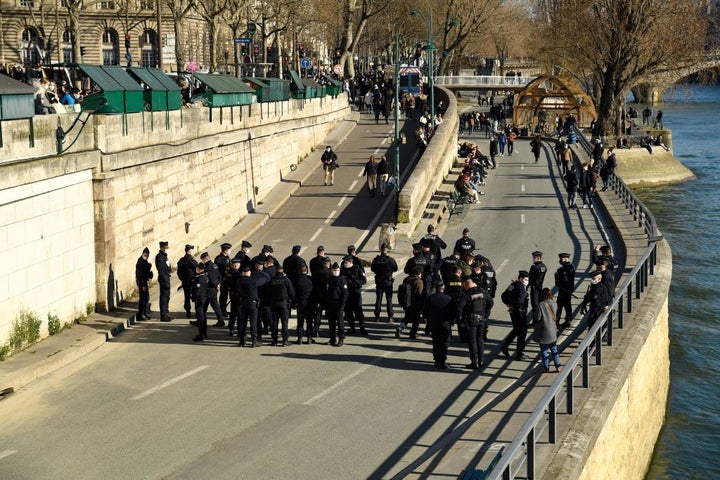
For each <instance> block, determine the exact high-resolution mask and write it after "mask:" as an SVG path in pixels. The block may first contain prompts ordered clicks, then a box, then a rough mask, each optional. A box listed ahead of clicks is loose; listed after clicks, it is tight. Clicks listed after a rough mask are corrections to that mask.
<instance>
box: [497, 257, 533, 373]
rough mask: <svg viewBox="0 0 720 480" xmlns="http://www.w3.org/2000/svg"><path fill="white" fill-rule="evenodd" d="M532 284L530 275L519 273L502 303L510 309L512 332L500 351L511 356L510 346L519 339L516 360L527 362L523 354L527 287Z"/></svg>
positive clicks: (504, 292)
mask: <svg viewBox="0 0 720 480" xmlns="http://www.w3.org/2000/svg"><path fill="white" fill-rule="evenodd" d="M529 283H530V274H529V273H528V272H527V271H525V270H520V271H519V272H518V278H517V280H514V281H513V282H512V283H511V284H510V286H508V288H506V289H505V291H503V293H502V295H501V297H500V298H501V299H502V302H503V303H504V304H505V305H506V306H507V307H508V311H509V312H510V321H511V322H512V330H511V331H510V333H509V334H508V335H507V336H506V337H505V339H504V340H503V341H502V343H501V344H500V351H501V352H502V353H503V354H504V355H505V356H506V357H509V356H510V350H509V348H510V344H511V343H512V342H513V341H514V340H515V339H516V338H517V350H516V351H515V359H516V360H527V358H528V357H527V356H525V355H524V354H523V352H524V351H525V338H526V337H527V330H528V327H527V308H528V294H527V286H528V284H529Z"/></svg>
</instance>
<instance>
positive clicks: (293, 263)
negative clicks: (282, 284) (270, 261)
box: [282, 245, 307, 282]
mask: <svg viewBox="0 0 720 480" xmlns="http://www.w3.org/2000/svg"><path fill="white" fill-rule="evenodd" d="M301 250H302V247H301V246H300V245H294V246H293V247H292V253H291V254H290V255H289V256H287V257H285V260H283V263H282V267H283V271H284V272H285V275H287V277H288V278H289V279H290V281H291V282H292V281H294V280H295V278H296V277H297V276H298V275H300V273H299V269H300V267H302V266H303V265H304V266H306V267H307V263H305V259H304V258H302V257H301V256H300V251H301Z"/></svg>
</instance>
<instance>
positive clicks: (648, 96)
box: [630, 83, 665, 105]
mask: <svg viewBox="0 0 720 480" xmlns="http://www.w3.org/2000/svg"><path fill="white" fill-rule="evenodd" d="M630 91H631V92H632V94H633V97H635V103H644V104H650V105H655V104H656V103H659V102H660V101H662V96H663V94H664V93H665V87H661V86H658V85H650V84H648V83H643V84H640V85H636V86H635V87H633V88H631V89H630Z"/></svg>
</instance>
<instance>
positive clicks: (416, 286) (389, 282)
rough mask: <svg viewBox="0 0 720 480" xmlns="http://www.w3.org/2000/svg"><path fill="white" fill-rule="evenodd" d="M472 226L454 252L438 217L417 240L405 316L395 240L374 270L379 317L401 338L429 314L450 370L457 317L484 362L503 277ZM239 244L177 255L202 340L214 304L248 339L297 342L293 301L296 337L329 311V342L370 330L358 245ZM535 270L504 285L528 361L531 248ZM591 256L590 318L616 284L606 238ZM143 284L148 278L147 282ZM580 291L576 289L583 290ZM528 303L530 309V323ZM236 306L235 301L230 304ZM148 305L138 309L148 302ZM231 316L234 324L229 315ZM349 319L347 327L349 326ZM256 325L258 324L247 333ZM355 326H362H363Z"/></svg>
mask: <svg viewBox="0 0 720 480" xmlns="http://www.w3.org/2000/svg"><path fill="white" fill-rule="evenodd" d="M469 233H470V232H469V229H468V228H465V229H464V230H463V233H462V237H460V238H459V239H458V240H457V241H456V242H455V245H454V247H453V250H452V254H451V255H448V256H446V257H443V256H442V251H443V250H444V249H446V248H447V244H446V243H445V242H444V241H443V240H442V238H440V236H438V235H437V233H436V230H435V226H434V225H430V226H428V228H427V234H425V235H424V236H423V237H422V238H421V239H420V240H419V241H418V242H417V243H415V244H413V256H412V257H411V258H410V259H409V260H407V262H406V263H405V266H404V268H403V272H404V273H405V275H406V277H405V278H404V279H403V280H402V282H401V284H400V285H398V288H397V301H398V302H399V304H400V306H401V307H402V309H403V311H404V316H403V319H402V320H401V321H399V322H397V323H396V322H395V318H394V305H393V294H394V279H393V277H394V275H395V273H396V272H397V271H398V264H397V262H396V261H395V259H394V258H392V257H391V256H390V255H389V247H388V245H387V244H382V245H381V248H380V253H379V255H377V256H376V257H375V258H374V259H373V260H372V262H371V264H370V270H371V271H372V273H373V274H374V276H375V304H374V308H373V313H374V316H375V321H380V320H381V319H380V316H381V313H382V307H383V303H385V309H386V313H387V321H388V322H389V323H391V324H394V325H395V336H396V337H397V338H400V337H401V334H402V333H403V331H404V329H405V328H406V327H408V326H409V332H408V337H409V338H410V339H415V338H417V334H418V330H419V327H420V323H421V318H422V317H424V318H425V320H426V322H427V326H426V333H429V334H430V335H431V336H432V340H433V358H434V363H435V367H436V368H439V369H447V368H448V365H447V363H446V361H447V351H448V344H449V340H450V335H451V330H452V326H453V325H454V324H457V328H458V333H459V336H460V338H461V340H462V341H463V342H465V343H467V345H468V350H469V357H470V363H469V364H468V365H466V368H469V369H472V370H480V369H482V368H483V356H484V342H485V341H487V334H488V319H489V317H490V313H491V310H492V308H493V305H494V298H495V295H496V292H497V285H498V283H497V278H496V275H495V270H494V269H493V266H492V263H491V261H490V259H488V258H487V257H485V256H484V255H482V254H478V253H477V252H476V244H475V241H474V240H473V239H472V238H470V236H469ZM167 248H168V244H167V242H161V244H160V251H159V252H158V254H157V256H156V258H155V265H156V268H157V269H158V274H159V283H160V289H161V301H160V303H161V305H160V311H161V320H163V321H167V320H168V319H170V317H169V313H168V311H167V302H168V300H169V285H170V278H169V275H170V272H171V270H172V269H171V268H170V262H169V261H168V260H167V253H166V250H167ZM231 248H232V245H231V244H229V243H223V244H222V245H221V246H220V253H219V254H218V255H217V256H216V257H215V258H214V259H211V257H210V255H209V253H208V252H204V253H203V254H202V255H201V256H200V261H199V262H198V261H196V260H195V258H194V254H195V247H194V246H193V245H185V255H184V256H183V257H182V258H181V259H180V260H179V261H178V262H177V275H178V278H179V279H180V281H181V286H180V288H179V289H182V290H183V293H184V309H185V313H186V315H187V316H188V317H189V318H192V310H193V305H194V310H195V320H194V321H191V322H190V323H191V324H193V325H195V326H197V327H198V334H197V335H196V336H195V337H194V338H193V340H194V341H203V340H205V339H206V338H207V337H208V322H207V312H208V310H209V309H210V308H212V309H213V311H214V312H215V315H216V317H217V323H215V325H214V326H215V327H225V326H226V325H227V327H228V331H229V334H230V335H235V334H237V336H238V340H239V345H240V346H249V347H258V346H260V345H262V339H263V335H267V334H270V337H271V342H272V345H277V346H285V345H287V344H288V343H289V336H290V332H289V330H288V319H289V317H290V311H291V309H295V310H296V315H297V340H296V343H298V344H299V343H303V341H304V343H306V344H309V343H315V342H316V339H317V338H318V337H319V334H320V326H321V318H322V314H323V312H325V316H326V318H327V321H328V327H329V337H330V340H329V342H328V343H329V344H330V345H333V346H338V347H340V346H342V345H343V343H344V340H345V335H346V333H347V334H354V333H357V332H358V331H359V334H360V335H368V332H367V330H366V329H365V317H364V313H363V308H362V288H363V286H364V285H365V284H366V283H367V278H366V274H365V267H364V266H363V263H362V261H361V260H360V259H359V258H358V257H357V256H356V249H355V247H354V246H353V245H350V246H349V247H348V249H347V255H346V256H344V257H343V259H342V262H341V263H338V262H335V263H332V262H331V259H330V258H329V257H328V256H326V255H325V249H324V247H322V246H319V247H317V250H316V255H315V257H313V258H312V259H311V260H310V262H309V264H308V263H306V262H305V260H304V259H303V258H302V257H301V256H300V253H301V250H302V247H301V246H300V245H295V246H293V247H292V252H291V254H290V255H289V256H288V257H286V258H285V259H284V260H283V262H282V264H281V263H280V262H279V261H278V260H277V259H276V258H275V257H274V255H273V253H274V252H273V248H272V247H271V246H269V245H264V246H263V247H262V249H261V251H260V253H259V254H258V255H256V256H254V257H252V256H251V255H250V253H249V252H250V249H251V248H252V245H251V244H250V242H248V241H243V242H242V245H241V248H240V250H239V251H238V252H237V253H236V254H235V255H234V256H231ZM148 254H149V251H147V249H145V250H144V251H143V255H142V256H141V257H140V258H139V259H138V264H137V266H136V277H137V280H138V286H139V288H140V291H141V302H142V301H147V300H146V294H145V292H146V291H147V290H143V288H142V285H144V286H145V287H147V284H148V282H149V280H150V278H152V272H151V271H150V264H149V262H148V260H147V258H148ZM532 257H533V263H532V265H531V266H530V268H529V271H525V270H521V271H520V272H519V274H518V278H517V280H514V281H513V282H512V283H511V284H510V286H508V288H507V289H506V290H505V291H503V293H502V302H503V303H504V304H505V305H506V306H507V308H508V310H509V312H510V318H511V322H512V327H513V328H512V330H511V332H510V333H509V334H508V335H507V336H506V337H505V339H504V340H503V341H502V343H501V351H502V352H503V353H504V354H505V355H506V356H510V353H509V346H510V344H511V343H512V342H513V341H514V340H515V339H516V338H517V349H516V352H515V358H516V359H518V360H522V359H526V358H527V357H526V356H525V355H524V354H523V352H524V349H525V339H526V337H527V330H528V325H529V324H532V323H533V322H537V321H539V320H540V318H539V317H540V310H539V301H540V298H539V295H540V292H541V291H542V289H543V286H544V281H545V275H546V273H547V267H546V265H545V264H544V263H543V261H542V258H543V254H542V252H540V251H535V252H533V253H532ZM558 257H559V263H560V266H559V268H558V269H557V271H556V272H555V285H556V286H557V289H558V298H557V304H558V310H557V318H558V319H560V318H561V314H562V313H563V312H564V314H565V322H564V323H562V324H561V325H559V326H560V327H561V328H563V327H567V326H569V325H570V322H571V320H572V316H573V313H572V305H571V299H572V298H573V297H575V295H574V293H573V292H574V290H575V267H574V266H573V264H572V263H571V262H570V254H568V253H561V254H559V255H558ZM592 260H593V261H594V262H595V264H596V265H597V267H596V270H595V271H594V272H593V273H592V274H591V285H590V287H589V288H588V291H587V292H586V294H585V296H584V297H583V302H582V305H581V312H582V313H583V314H585V313H588V314H589V326H592V325H593V324H594V322H595V321H596V320H597V318H599V316H600V315H601V314H602V313H603V312H604V311H605V310H606V309H607V308H608V305H609V304H610V302H611V301H612V297H613V290H614V285H615V278H614V271H615V267H616V265H615V261H614V259H613V257H612V250H611V248H610V247H608V246H602V247H600V246H598V247H596V248H595V250H594V251H593V258H592ZM141 283H142V284H141ZM575 298H577V297H575ZM528 304H529V305H530V306H531V309H532V316H531V317H530V322H529V323H528ZM228 305H229V306H230V309H229V311H228V308H227V307H228ZM141 308H142V309H143V310H142V312H140V309H141ZM137 318H138V319H140V320H142V319H147V316H146V312H145V310H144V307H139V314H138V317H137ZM226 319H227V323H226ZM346 323H347V325H348V327H349V328H348V329H347V330H345V324H346ZM248 325H249V327H250V332H249V338H248ZM356 327H357V330H356Z"/></svg>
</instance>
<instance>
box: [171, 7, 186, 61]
mask: <svg viewBox="0 0 720 480" xmlns="http://www.w3.org/2000/svg"><path fill="white" fill-rule="evenodd" d="M180 20H181V19H180V18H177V16H175V15H173V30H174V31H175V66H176V67H177V73H178V74H180V73H182V72H184V71H185V59H184V58H183V55H182V54H183V51H182V43H183V42H182V38H183V37H182V31H183V30H182V23H181V21H180Z"/></svg>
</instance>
